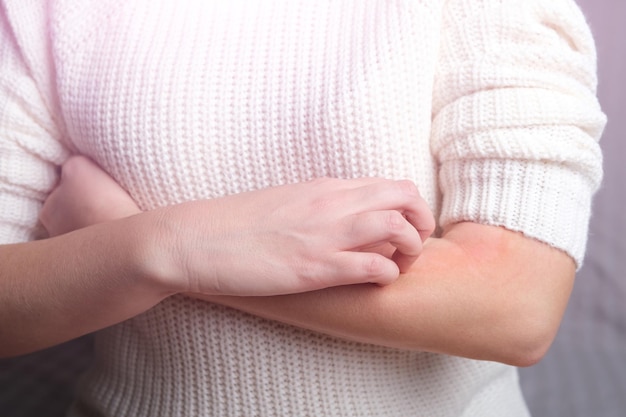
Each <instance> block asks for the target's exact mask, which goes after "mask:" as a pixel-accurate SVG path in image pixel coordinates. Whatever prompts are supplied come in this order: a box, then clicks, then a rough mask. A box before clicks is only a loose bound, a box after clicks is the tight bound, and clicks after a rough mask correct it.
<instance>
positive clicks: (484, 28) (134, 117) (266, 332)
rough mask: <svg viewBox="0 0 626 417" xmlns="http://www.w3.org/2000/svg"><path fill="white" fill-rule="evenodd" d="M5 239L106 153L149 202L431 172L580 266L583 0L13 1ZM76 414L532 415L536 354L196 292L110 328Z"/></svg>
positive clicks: (0, 105) (6, 46) (585, 209)
mask: <svg viewBox="0 0 626 417" xmlns="http://www.w3.org/2000/svg"><path fill="white" fill-rule="evenodd" d="M1 3H2V11H1V13H2V15H1V19H2V20H1V21H0V212H1V216H0V241H2V242H15V241H25V240H29V239H32V238H33V236H34V233H35V229H36V223H37V221H36V219H37V213H38V211H39V209H40V207H41V202H42V200H43V199H44V198H45V196H46V194H47V193H48V192H49V190H50V189H51V187H53V186H54V184H55V181H56V175H57V170H56V169H55V168H56V166H58V165H59V164H61V163H62V162H63V161H64V159H65V158H67V156H68V155H69V154H70V153H73V152H76V153H81V154H85V155H88V156H90V157H92V158H93V159H94V160H96V161H97V162H98V163H99V164H100V165H101V166H103V167H104V168H105V169H106V170H107V171H108V172H109V173H110V174H111V175H112V176H113V177H114V178H116V180H117V181H119V183H120V184H121V185H122V186H123V187H124V188H126V189H127V190H128V191H129V192H130V193H131V195H132V196H133V197H134V198H135V199H136V201H137V202H138V203H139V204H140V206H141V207H142V208H143V209H151V208H155V207H158V206H162V205H166V204H171V203H176V202H182V201H186V200H191V199H200V198H215V197H220V196H224V195H228V194H232V193H239V192H243V191H247V190H252V189H259V188H264V187H268V186H272V185H277V184H283V183H288V182H296V181H302V180H307V179H310V178H314V177H320V176H332V177H359V176H381V177H388V178H410V179H413V180H414V181H415V182H416V183H417V184H418V185H419V187H420V190H421V192H422V193H423V195H424V196H425V197H426V199H427V200H428V202H429V203H430V204H431V206H432V207H433V208H434V210H435V211H436V213H437V214H438V216H439V223H440V225H444V224H447V223H449V222H455V221H460V220H471V221H475V222H481V223H487V224H495V225H503V226H505V227H507V228H509V229H512V230H518V231H522V232H523V233H525V234H527V235H528V236H531V237H534V238H537V239H539V240H542V241H544V242H546V243H548V244H550V245H553V246H556V247H558V248H560V249H562V250H564V251H566V252H567V253H569V254H570V255H571V256H572V257H573V258H574V259H575V260H576V261H577V262H578V264H580V262H581V261H582V258H583V254H584V247H585V241H586V233H587V223H588V218H589V208H590V200H591V196H592V194H593V191H594V190H595V189H596V188H597V186H598V183H599V181H600V177H601V156H600V152H599V148H598V146H597V139H598V137H599V135H600V133H601V130H602V127H603V125H604V116H603V114H602V113H601V111H600V109H599V106H598V104H597V101H596V99H595V96H594V89H595V84H596V79H595V51H594V45H593V42H592V39H591V37H590V35H589V33H588V28H587V27H586V24H585V22H584V19H583V17H582V16H581V14H580V12H579V10H578V9H577V8H576V6H575V5H574V4H573V3H572V2H571V1H569V0H551V1H544V0H518V1H516V0H504V1H503V0H447V1H444V0H439V1H436V0H428V1H427V0H332V1H331V0H224V1H211V0H197V1H192V0H156V1H155V0H133V1H127V0H49V1H43V0H2V1H1ZM81 386H82V388H81V390H80V393H79V396H78V399H77V402H76V405H75V407H74V408H73V410H72V411H71V414H72V415H73V416H89V415H97V416H152V417H154V416H168V417H169V416H378V417H381V416H396V417H404V416H428V417H433V416H481V417H486V416H514V417H515V416H525V415H527V411H526V407H525V405H524V402H523V399H522V398H521V395H520V392H519V388H518V386H517V375H516V372H515V369H514V368H511V367H508V366H505V365H501V364H496V363H490V362H481V361H472V360H466V359H461V358H454V357H448V356H443V355H436V354H430V353H424V352H409V351H401V350H394V349H388V348H383V347H378V346H373V345H366V344H358V343H351V342H346V341H343V340H339V339H335V338H332V337H328V336H325V335H322V334H317V333H313V332H309V331H306V330H301V329H298V328H294V327H290V326H287V325H282V324H279V323H275V322H271V321H267V320H263V319H260V318H257V317H254V316H251V315H247V314H244V313H240V312H238V311H235V310H232V309H229V308H226V307H221V306H217V305H212V304H209V303H206V302H202V301H197V300H191V299H187V298H184V297H182V296H177V297H172V298H170V299H167V300H165V301H164V302H162V303H161V304H159V305H158V306H156V307H155V308H153V309H152V310H150V311H148V312H146V313H145V314H142V315H140V316H138V317H136V318H134V319H131V320H128V321H126V322H124V323H122V324H120V325H117V326H114V327H112V328H109V329H107V330H104V331H102V332H100V333H99V334H98V336H97V352H96V361H95V364H94V366H93V369H92V370H91V371H90V372H89V373H88V375H87V376H86V377H85V379H84V381H83V383H82V384H81Z"/></svg>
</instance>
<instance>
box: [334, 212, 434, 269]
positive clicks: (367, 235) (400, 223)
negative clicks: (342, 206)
mask: <svg viewBox="0 0 626 417" xmlns="http://www.w3.org/2000/svg"><path fill="white" fill-rule="evenodd" d="M347 223H348V224H346V226H344V227H345V230H346V231H345V232H344V233H343V237H344V239H345V240H344V242H343V243H344V245H345V246H344V247H343V248H342V249H346V250H354V249H357V250H359V249H363V248H365V247H372V246H377V245H381V244H384V243H390V244H391V245H392V246H394V247H395V248H396V249H397V252H399V253H400V254H402V255H405V256H408V257H411V258H417V257H418V256H419V254H420V253H421V251H422V240H421V238H420V235H419V233H418V232H417V230H416V229H415V227H413V225H412V224H410V223H409V222H408V221H407V220H406V219H405V218H404V216H403V215H402V214H401V213H400V212H398V211H396V210H385V211H370V212H365V213H359V214H355V215H353V216H350V217H349V218H348V219H347ZM402 255H398V256H400V257H401V258H402Z"/></svg>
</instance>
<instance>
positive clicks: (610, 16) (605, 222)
mask: <svg viewBox="0 0 626 417" xmlns="http://www.w3.org/2000/svg"><path fill="white" fill-rule="evenodd" d="M546 1H549V0H546ZM577 1H578V3H579V5H580V6H581V7H582V9H583V11H584V12H585V15H586V16H587V20H588V22H589V24H590V26H591V30H592V31H593V33H594V35H595V39H596V44H597V48H598V72H599V90H598V96H599V98H600V103H601V104H602V107H603V109H604V111H605V113H606V114H607V116H608V124H607V127H606V130H605V132H604V136H603V138H602V141H601V146H602V148H603V152H604V158H605V160H604V169H605V177H604V182H603V186H602V188H601V190H600V192H599V193H598V194H597V195H596V199H595V204H594V210H593V217H592V219H591V228H590V237H589V243H588V250H587V257H586V260H585V264H584V266H583V268H582V269H581V270H580V272H579V273H578V276H577V277H576V283H575V285H574V293H573V295H572V298H571V300H570V303H569V306H568V309H567V312H566V315H565V319H564V321H563V324H562V325H561V329H560V332H559V334H558V336H557V339H556V340H555V342H554V345H553V346H552V348H551V349H550V351H549V353H548V355H547V356H546V357H545V358H544V360H543V361H542V362H540V363H539V364H538V365H535V366H534V367H532V368H528V369H522V370H521V379H522V387H523V389H524V392H525V394H526V398H527V400H528V403H529V406H530V409H531V411H532V412H533V416H535V417H561V416H563V417H565V416H569V417H578V416H580V417H583V416H587V417H592V416H593V417H624V416H626V210H625V206H626V0H577Z"/></svg>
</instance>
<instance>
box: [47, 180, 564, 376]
mask: <svg viewBox="0 0 626 417" xmlns="http://www.w3.org/2000/svg"><path fill="white" fill-rule="evenodd" d="M84 178H85V176H84V175H80V176H77V179H78V180H79V181H77V182H74V183H72V182H69V184H73V185H72V187H79V188H80V184H81V180H82V179H84ZM109 180H110V179H109ZM110 181H111V182H110V183H108V184H109V185H114V183H113V182H112V180H110ZM93 187H95V188H93ZM94 189H98V186H97V184H93V181H92V183H91V184H90V188H89V189H84V190H81V191H80V194H81V195H82V196H83V198H84V201H83V203H85V204H84V205H81V208H82V210H80V211H79V212H73V208H72V207H73V206H72V205H68V204H66V203H67V202H68V201H72V200H68V199H62V200H58V201H57V202H55V200H54V199H53V200H51V201H49V202H48V203H46V204H47V205H46V209H47V210H48V211H49V210H51V208H52V207H53V206H57V208H58V209H59V210H60V211H61V212H66V213H73V214H72V215H71V216H65V217H62V218H64V219H66V220H67V221H68V223H67V224H64V225H62V226H61V227H62V228H66V229H72V228H77V227H82V226H85V225H87V224H89V223H91V222H95V221H106V220H108V219H109V218H112V217H115V216H114V215H113V213H116V212H117V213H122V212H125V213H137V212H139V209H138V208H137V207H136V205H135V204H134V203H133V202H132V200H130V199H129V198H126V199H124V198H115V197H114V194H115V193H114V192H113V191H114V190H113V191H112V192H111V195H113V197H111V198H108V199H107V200H106V201H107V202H110V201H117V203H116V204H99V203H97V204H92V203H90V202H89V199H90V198H91V197H93V199H96V198H97V196H98V195H100V193H93V192H90V191H89V190H94ZM117 192H119V193H123V190H121V188H117ZM85 206H87V207H90V209H89V210H85V209H84V208H85ZM88 213H92V214H91V215H86V214H88ZM53 220H54V219H49V222H52V221H53ZM243 261H244V260H243V258H242V262H243ZM574 270H575V266H574V262H573V261H572V260H571V259H570V258H569V256H567V255H566V254H565V253H563V252H561V251H559V250H556V249H553V248H550V247H549V246H547V245H545V244H543V243H541V242H539V241H536V240H533V239H529V238H527V237H524V236H522V235H521V234H518V233H514V232H511V231H508V230H505V229H503V228H499V227H492V226H485V225H479V224H475V223H458V224H455V225H453V226H451V227H449V228H448V229H447V230H446V232H445V233H444V235H443V237H442V238H438V239H434V238H431V239H429V240H428V241H427V242H426V245H425V247H424V250H423V252H422V254H421V256H420V258H419V259H418V260H417V261H416V262H415V263H414V264H413V266H412V267H411V268H410V269H409V270H408V271H407V272H406V273H404V274H402V275H401V276H400V278H399V279H398V280H397V281H395V282H394V283H393V284H391V285H387V286H378V285H371V284H363V285H350V286H342V287H335V288H328V289H323V290H319V291H312V292H304V293H300V294H291V295H282V296H273V297H225V296H209V295H206V294H191V295H192V296H194V297H197V298H201V299H205V300H209V301H212V302H216V303H221V304H225V305H228V306H231V307H234V308H237V309H240V310H243V311H247V312H249V313H252V314H255V315H258V316H262V317H265V318H268V319H272V320H277V321H281V322H284V323H288V324H292V325H296V326H299V327H303V328H307V329H310V330H315V331H319V332H323V333H326V334H330V335H333V336H337V337H341V338H346V339H349V340H354V341H359V342H366V343H373V344H379V345H386V346H391V347H397V348H406V349H416V350H426V351H432V352H440V353H446V354H452V355H458V356H466V357H471V358H478V359H487V360H496V361H501V362H506V363H511V364H515V365H529V364H532V363H534V362H536V361H537V360H539V358H541V356H542V355H543V354H544V353H545V351H546V350H547V348H548V346H549V345H550V343H551V341H552V339H553V337H554V335H555V333H556V330H557V328H558V325H559V322H560V320H561V317H562V314H563V311H564V309H565V306H566V303H567V299H568V297H569V294H570V291H571V286H572V282H573V276H574Z"/></svg>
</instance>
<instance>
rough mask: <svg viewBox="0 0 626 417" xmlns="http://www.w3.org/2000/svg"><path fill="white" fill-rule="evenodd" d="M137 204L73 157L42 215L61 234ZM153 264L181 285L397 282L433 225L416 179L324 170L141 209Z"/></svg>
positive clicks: (306, 286) (260, 288) (225, 289)
mask: <svg viewBox="0 0 626 417" xmlns="http://www.w3.org/2000/svg"><path fill="white" fill-rule="evenodd" d="M137 212H138V208H137V206H136V205H135V204H134V203H133V202H132V199H130V197H129V196H128V194H126V193H125V192H124V191H123V190H122V189H121V188H120V187H119V186H118V185H117V184H116V183H115V181H114V180H113V179H111V178H110V177H108V175H106V174H105V173H104V172H103V171H102V170H100V169H99V168H98V167H97V166H95V165H94V164H93V163H92V162H90V161H89V160H88V159H86V158H83V157H74V158H71V159H70V160H69V161H68V162H67V164H66V165H65V166H64V173H63V175H62V180H61V182H60V184H59V187H58V188H57V189H56V190H55V191H54V192H53V193H52V194H51V195H50V198H49V199H48V201H46V204H45V206H44V209H43V212H42V223H43V224H44V226H45V227H46V228H47V229H48V230H49V232H50V233H51V234H52V235H54V234H60V233H64V232H67V231H70V230H73V229H76V228H81V227H84V226H87V225H89V224H93V223H97V222H101V221H107V220H112V219H115V218H119V217H125V216H128V215H132V214H135V213H137ZM138 221H146V222H147V223H146V231H147V235H146V237H147V238H149V239H151V241H152V242H153V245H152V246H151V250H150V251H148V253H149V256H148V259H154V260H156V261H155V262H154V263H152V265H149V266H148V267H152V268H153V270H152V272H153V273H154V274H155V275H159V278H160V279H163V280H166V281H170V282H171V285H172V286H173V287H174V288H177V289H178V290H180V291H181V292H193V293H204V294H231V295H272V294H285V293H295V292H303V291H310V290H315V289H320V288H326V287H330V286H338V285H346V284H356V283H367V282H371V283H377V284H388V283H390V282H393V281H394V280H395V279H396V278H397V277H398V275H399V272H401V271H404V270H406V269H407V268H408V267H409V266H410V265H411V264H412V263H413V262H414V261H415V259H417V257H418V256H419V254H420V253H421V250H422V241H423V240H425V239H426V238H427V237H428V236H429V235H430V234H431V232H432V231H433V229H434V226H435V222H434V219H433V217H432V214H431V212H430V210H429V208H428V206H427V205H426V203H425V202H424V200H423V199H422V198H421V197H420V195H419V193H418V191H417V188H416V187H415V185H414V184H412V183H411V182H409V181H390V180H383V179H371V178H364V179H356V180H337V179H319V180H314V181H310V182H305V183H298V184H291V185H285V186H280V187H274V188H269V189H265V190H260V191H253V192H248V193H243V194H238V195H233V196H228V197H224V198H219V199H214V200H201V201H194V202H189V203H183V204H178V205H173V206H170V207H165V208H162V209H158V210H153V211H151V212H146V213H145V214H144V215H142V216H138Z"/></svg>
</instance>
